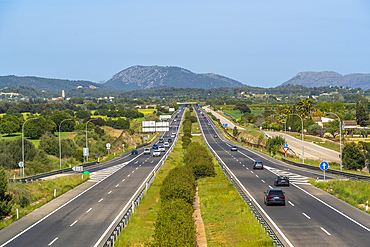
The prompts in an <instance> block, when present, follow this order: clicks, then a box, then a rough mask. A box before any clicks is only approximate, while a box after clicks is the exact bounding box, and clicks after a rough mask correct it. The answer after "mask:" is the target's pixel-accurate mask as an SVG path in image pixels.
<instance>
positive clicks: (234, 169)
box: [197, 113, 370, 246]
mask: <svg viewBox="0 0 370 247" xmlns="http://www.w3.org/2000/svg"><path fill="white" fill-rule="evenodd" d="M197 116H198V121H199V123H200V129H201V131H202V134H203V137H204V138H205V141H206V142H208V144H209V147H210V149H211V151H214V152H215V153H216V154H215V155H217V156H218V157H219V158H220V160H221V164H224V165H225V166H226V167H228V169H230V171H231V173H232V176H233V178H234V179H235V180H236V181H238V182H239V183H240V184H241V185H242V187H243V188H244V190H245V191H246V194H247V195H248V197H249V199H250V200H251V201H252V202H253V204H254V205H255V206H256V208H257V209H258V210H259V211H260V213H261V214H262V215H263V217H264V218H265V219H266V220H267V221H268V222H269V225H270V226H271V227H273V228H274V232H275V233H277V235H278V236H279V239H280V240H281V241H282V242H283V243H284V245H285V246H369V245H370V244H369V242H370V241H369V240H368V239H367V237H368V236H369V235H370V215H369V214H367V213H365V212H363V211H361V210H359V209H357V208H355V207H353V206H351V205H349V204H347V203H345V202H343V201H341V200H339V199H337V198H335V197H334V196H332V195H330V194H328V193H326V192H323V191H322V190H320V189H317V188H315V187H313V186H312V185H310V184H309V183H307V179H308V178H309V177H313V178H315V179H316V178H318V179H320V180H322V179H323V176H322V175H323V174H322V172H316V171H310V170H305V169H302V168H297V167H294V166H291V165H288V164H285V163H283V162H281V161H278V160H275V159H273V158H271V157H269V156H267V155H264V154H261V153H259V152H257V151H255V150H252V149H248V148H244V147H241V146H238V151H236V152H235V151H231V150H230V147H231V145H235V144H232V143H230V142H229V141H227V140H226V139H225V138H224V137H223V136H222V134H221V133H219V131H218V130H217V129H216V127H215V126H214V124H213V122H212V120H211V119H210V118H208V117H207V120H208V119H209V120H208V121H207V120H205V119H204V118H203V116H201V115H200V113H197ZM208 122H212V124H211V125H209V124H208ZM214 134H217V135H218V137H217V138H215V136H214ZM256 160H258V161H262V162H263V163H264V166H265V169H264V170H253V169H252V164H253V162H254V161H256ZM277 174H283V175H288V176H289V177H290V181H291V185H290V186H289V187H282V189H283V190H284V192H285V195H286V198H287V203H286V206H266V205H265V204H264V202H263V201H264V200H263V198H264V192H265V191H267V189H268V188H272V187H274V186H273V184H274V177H275V176H276V175H277ZM326 177H327V178H329V179H330V178H331V177H328V176H326Z"/></svg>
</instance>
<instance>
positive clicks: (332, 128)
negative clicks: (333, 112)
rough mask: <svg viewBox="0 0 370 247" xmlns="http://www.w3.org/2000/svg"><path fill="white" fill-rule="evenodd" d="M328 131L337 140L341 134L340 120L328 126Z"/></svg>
mask: <svg viewBox="0 0 370 247" xmlns="http://www.w3.org/2000/svg"><path fill="white" fill-rule="evenodd" d="M326 130H327V131H328V132H329V133H330V134H331V135H332V136H333V138H335V137H336V136H337V135H338V134H339V121H338V119H336V120H334V121H331V122H329V123H328V124H327V127H326Z"/></svg>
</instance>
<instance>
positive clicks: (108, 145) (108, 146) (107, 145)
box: [105, 143, 110, 157]
mask: <svg viewBox="0 0 370 247" xmlns="http://www.w3.org/2000/svg"><path fill="white" fill-rule="evenodd" d="M105 146H106V147H107V149H108V157H109V149H110V143H107V144H106V145H105Z"/></svg>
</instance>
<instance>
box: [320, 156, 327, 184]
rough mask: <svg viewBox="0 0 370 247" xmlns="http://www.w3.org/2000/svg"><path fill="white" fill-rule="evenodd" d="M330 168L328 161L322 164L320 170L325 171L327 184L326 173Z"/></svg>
mask: <svg viewBox="0 0 370 247" xmlns="http://www.w3.org/2000/svg"><path fill="white" fill-rule="evenodd" d="M328 168H329V164H328V162H326V161H323V162H321V163H320V169H321V170H323V171H324V182H325V171H326V170H327V169H328Z"/></svg>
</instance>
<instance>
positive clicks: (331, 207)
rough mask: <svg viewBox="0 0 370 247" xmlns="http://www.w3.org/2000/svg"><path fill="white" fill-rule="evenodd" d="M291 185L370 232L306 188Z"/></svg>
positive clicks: (369, 230)
mask: <svg viewBox="0 0 370 247" xmlns="http://www.w3.org/2000/svg"><path fill="white" fill-rule="evenodd" d="M293 186H295V187H296V188H298V189H300V190H302V191H303V192H304V193H306V194H307V195H309V196H311V197H313V198H315V199H316V200H318V201H319V202H321V203H322V204H324V205H325V206H327V207H329V208H330V209H332V210H334V211H335V212H337V213H338V214H340V215H342V216H343V217H345V218H347V219H348V220H350V221H352V222H353V223H355V224H356V225H358V226H360V227H362V228H363V229H365V230H366V231H368V232H370V229H369V228H367V227H366V226H364V225H362V224H361V223H359V222H357V221H355V220H354V219H352V218H351V217H349V216H347V215H346V214H344V213H342V212H341V211H339V210H338V209H336V208H334V207H333V206H330V205H329V204H327V203H326V202H324V201H323V200H321V199H319V198H317V197H316V196H314V195H312V194H310V193H309V192H307V191H306V190H304V189H302V188H301V187H299V186H297V185H295V184H293Z"/></svg>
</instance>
